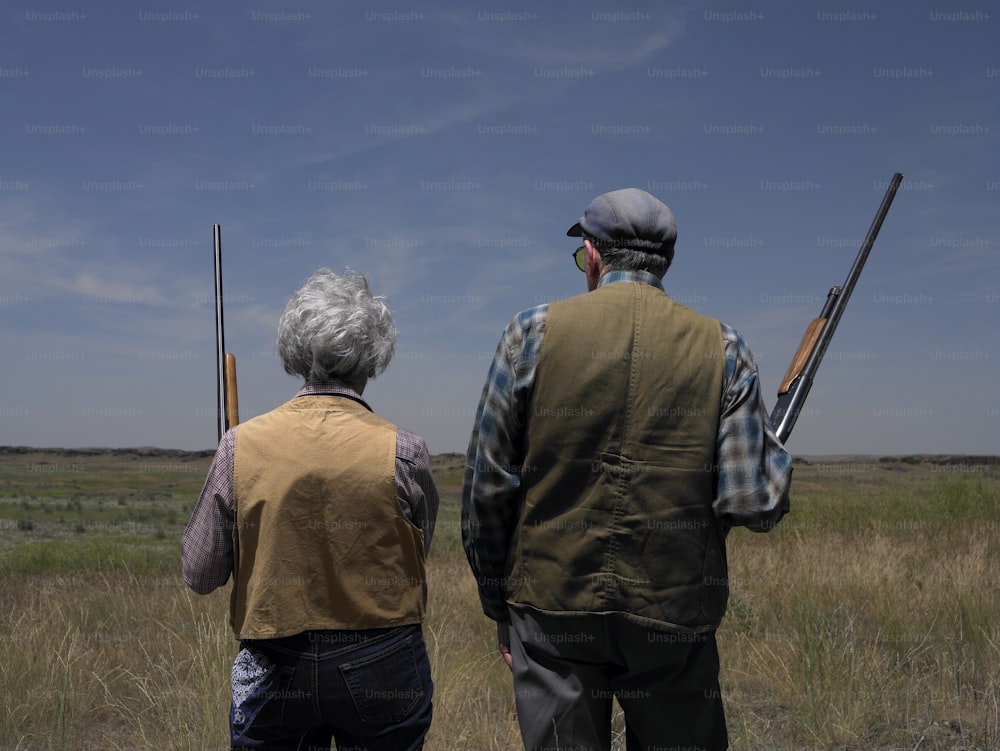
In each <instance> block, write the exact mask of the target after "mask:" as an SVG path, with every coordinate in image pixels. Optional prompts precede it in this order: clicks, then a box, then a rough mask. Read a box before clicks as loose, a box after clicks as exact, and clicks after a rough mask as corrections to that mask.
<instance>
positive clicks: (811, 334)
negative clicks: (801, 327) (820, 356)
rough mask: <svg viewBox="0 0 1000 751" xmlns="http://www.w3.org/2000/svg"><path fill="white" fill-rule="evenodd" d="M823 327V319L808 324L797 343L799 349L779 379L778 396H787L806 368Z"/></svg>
mask: <svg viewBox="0 0 1000 751" xmlns="http://www.w3.org/2000/svg"><path fill="white" fill-rule="evenodd" d="M824 326H826V319H825V318H814V319H813V320H812V321H810V322H809V326H808V327H807V328H806V333H805V334H803V335H802V341H801V342H800V343H799V349H798V351H796V353H795V356H794V357H793V358H792V362H791V364H790V365H789V366H788V371H787V372H786V373H785V377H784V378H782V379H781V385H780V386H778V394H779V395H781V394H787V393H788V392H789V390H791V388H792V382H793V381H794V380H795V379H796V378H798V377H799V375H800V374H801V373H802V371H803V369H804V368H805V367H806V363H807V362H809V355H811V354H812V351H813V349H815V348H816V342H818V341H819V335H820V334H822V333H823V327H824Z"/></svg>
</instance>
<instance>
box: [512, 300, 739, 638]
mask: <svg viewBox="0 0 1000 751" xmlns="http://www.w3.org/2000/svg"><path fill="white" fill-rule="evenodd" d="M724 375H725V356H724V349H723V342H722V333H721V328H720V325H719V322H718V321H716V320H714V319H711V318H707V317H705V316H702V315H700V314H698V313H695V312H694V311H692V310H689V309H688V308H686V307H684V306H682V305H679V304H677V303H674V302H673V301H671V300H670V299H669V298H668V297H667V295H666V294H664V292H663V291H662V290H660V289H657V288H655V287H652V286H649V285H647V284H637V283H628V282H616V283H611V284H607V285H605V286H602V287H598V288H597V289H596V290H594V291H593V292H590V293H587V294H584V295H580V296H577V297H573V298H570V299H568V300H563V301H560V302H556V303H552V304H551V305H550V307H549V313H548V319H547V323H546V329H545V335H544V338H543V340H542V346H541V350H540V352H539V359H538V366H537V373H536V381H535V387H534V392H533V395H532V398H531V405H530V408H529V412H528V425H527V446H526V458H525V467H524V472H523V473H522V482H523V489H524V493H525V500H524V509H523V513H522V516H521V520H520V524H519V527H518V532H517V535H516V538H515V541H514V543H513V549H512V554H511V555H510V556H509V558H508V566H509V570H508V576H509V581H510V587H509V591H508V593H509V601H510V602H512V603H513V604H515V605H529V606H532V607H535V608H538V609H541V610H545V611H550V612H557V613H558V612H586V613H593V612H596V613H604V612H623V613H627V614H629V615H630V618H631V619H632V620H635V621H636V622H639V623H643V624H645V625H647V626H650V627H652V628H661V629H667V630H681V631H705V630H710V629H712V628H714V627H715V626H717V625H718V623H719V621H720V620H721V619H722V616H723V614H724V612H725V608H726V600H727V597H728V587H727V573H726V571H727V569H726V554H725V546H724V536H723V535H722V534H721V532H720V529H719V528H718V526H717V524H716V522H715V518H714V516H713V514H712V507H711V506H712V501H713V500H714V497H715V477H716V474H715V468H714V466H713V465H714V461H715V445H716V435H717V431H718V424H719V410H720V401H721V394H722V383H723V378H724Z"/></svg>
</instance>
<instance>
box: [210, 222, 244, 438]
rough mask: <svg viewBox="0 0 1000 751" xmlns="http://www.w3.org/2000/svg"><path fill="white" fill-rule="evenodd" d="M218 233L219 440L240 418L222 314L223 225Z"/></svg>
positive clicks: (231, 360)
mask: <svg viewBox="0 0 1000 751" xmlns="http://www.w3.org/2000/svg"><path fill="white" fill-rule="evenodd" d="M214 236H215V363H216V381H215V387H216V388H215V401H216V415H217V416H218V425H219V441H220V442H221V441H222V436H223V434H224V433H225V432H226V431H227V430H229V429H230V428H233V427H235V426H236V425H238V424H239V422H240V412H239V400H238V399H237V396H236V357H235V356H234V355H233V354H232V353H231V352H226V335H225V322H224V321H223V316H222V227H221V225H218V224H216V225H215V226H214Z"/></svg>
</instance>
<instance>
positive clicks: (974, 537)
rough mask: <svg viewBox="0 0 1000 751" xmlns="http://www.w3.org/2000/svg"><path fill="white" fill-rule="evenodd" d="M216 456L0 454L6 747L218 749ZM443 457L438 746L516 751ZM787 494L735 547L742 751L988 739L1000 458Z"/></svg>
mask: <svg viewBox="0 0 1000 751" xmlns="http://www.w3.org/2000/svg"><path fill="white" fill-rule="evenodd" d="M210 460H211V457H210V455H207V454H204V453H202V454H198V455H188V454H182V453H180V452H174V453H170V454H162V455H161V454H157V453H156V452H154V451H152V450H149V451H119V452H93V453H86V454H77V453H72V452H41V451H38V450H33V449H0V603H2V604H3V607H2V609H0V748H3V749H5V750H6V749H18V750H20V749H24V750H25V751H26V750H27V749H43V750H49V749H77V748H87V749H95V750H97V751H101V750H103V749H107V750H109V751H110V750H111V749H121V748H159V749H178V750H180V749H199V750H200V749H207V748H218V749H221V748H226V747H228V744H227V734H226V729H227V716H228V706H229V685H228V677H229V670H230V666H231V661H232V659H233V656H234V655H235V653H236V649H237V647H236V642H235V641H234V639H233V638H232V634H231V632H230V631H229V627H228V587H226V588H223V589H222V590H219V591H217V592H214V593H212V594H211V595H209V596H207V597H199V596H197V595H195V594H193V593H191V592H190V591H189V590H187V588H186V587H185V586H184V585H183V582H182V581H181V579H180V562H179V556H180V544H179V541H180V536H181V533H182V531H183V529H184V525H185V523H186V522H187V518H188V516H189V514H190V511H191V508H192V506H193V504H194V501H195V499H196V498H197V496H198V493H199V491H200V489H201V485H202V482H203V480H204V475H205V472H206V471H207V469H208V465H209V462H210ZM434 462H435V473H436V477H437V479H438V485H439V489H440V492H441V498H442V503H441V511H440V514H439V521H440V523H439V527H438V530H437V532H436V535H435V540H434V547H433V550H432V553H431V557H430V560H429V563H428V576H429V591H430V602H429V617H428V621H427V624H426V631H425V633H426V635H427V640H428V645H429V648H430V651H431V661H432V666H433V669H434V679H435V686H436V697H435V720H434V726H433V728H432V735H431V737H430V738H429V739H428V745H427V748H428V749H429V750H431V751H433V750H435V749H448V750H449V751H454V750H456V749H468V750H470V751H471V750H475V751H478V750H479V749H483V750H487V749H509V748H518V747H519V739H518V734H517V726H516V721H515V718H514V709H513V696H512V691H511V686H510V677H509V674H508V673H507V671H506V668H505V667H504V666H503V665H502V664H501V662H500V660H499V658H498V655H497V652H496V649H495V644H494V640H495V635H494V632H493V627H492V623H490V622H489V621H487V620H486V618H485V617H484V616H482V614H481V612H480V609H479V603H478V599H477V597H476V593H475V587H474V585H473V581H472V577H471V574H469V572H468V568H467V565H466V562H465V557H464V554H463V552H462V549H461V535H460V524H459V496H460V488H461V478H462V466H463V459H462V457H461V456H459V455H447V456H443V457H442V456H439V457H435V460H434ZM793 488H794V492H793V498H792V513H791V514H790V515H789V516H788V517H787V518H786V519H785V520H784V521H783V522H782V523H781V524H780V525H779V526H778V527H777V528H776V529H775V530H774V531H772V532H771V533H769V534H767V535H757V534H753V533H750V532H747V531H745V530H735V531H733V532H732V533H731V534H730V537H729V551H730V553H729V560H730V589H731V597H730V608H729V614H728V616H727V618H726V620H725V622H724V623H723V626H722V629H721V630H720V635H719V642H720V651H721V657H722V683H723V691H724V697H725V700H726V705H727V713H728V718H729V725H730V741H731V747H732V748H733V749H741V750H751V749H753V750H756V749H760V750H764V749H767V750H769V751H770V750H772V749H788V750H789V751H792V750H793V749H795V750H798V749H803V748H808V749H823V750H828V751H842V750H846V749H859V750H862V749H864V750H868V749H886V750H888V749H904V748H905V749H920V750H921V751H928V750H930V749H938V750H940V751H956V750H957V749H968V750H969V751H972V750H973V749H976V750H980V751H981V750H983V749H993V748H1000V720H998V717H1000V715H998V712H997V706H998V705H1000V620H998V618H997V614H998V613H1000V586H998V585H1000V559H998V556H997V541H998V533H1000V503H998V500H1000V463H998V461H997V460H996V458H991V457H986V458H976V459H973V458H968V457H966V458H963V457H908V458H900V459H888V460H881V461H880V460H875V459H872V460H867V459H864V460H850V461H847V460H845V461H836V462H833V461H831V462H823V461H818V460H814V461H811V462H804V461H800V462H798V463H797V464H796V469H795V479H794V483H793ZM616 724H617V727H618V728H619V732H618V733H617V734H616V739H617V740H616V748H623V747H624V746H623V742H622V741H621V739H620V736H621V733H620V726H621V718H620V716H616Z"/></svg>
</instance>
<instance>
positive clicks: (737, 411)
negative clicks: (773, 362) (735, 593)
mask: <svg viewBox="0 0 1000 751" xmlns="http://www.w3.org/2000/svg"><path fill="white" fill-rule="evenodd" d="M722 338H723V342H724V345H725V354H726V375H725V386H724V389H723V395H722V412H721V416H720V419H719V433H718V438H717V441H716V466H717V467H718V484H717V490H716V498H715V502H714V503H713V510H714V512H715V516H716V518H717V519H718V520H719V522H720V523H721V524H722V525H723V526H724V527H726V528H728V527H747V528H749V529H752V530H753V531H755V532H766V531H767V530H769V529H772V528H773V527H774V525H776V524H777V523H778V522H779V521H780V520H781V518H782V517H783V516H784V515H785V514H786V513H787V512H788V489H789V486H790V484H791V480H792V458H791V456H790V455H789V454H788V452H787V451H786V450H785V447H784V446H783V445H782V444H781V442H780V441H779V440H778V438H777V436H776V435H775V434H774V428H773V427H772V426H771V421H770V420H769V419H768V416H767V412H766V410H765V408H764V400H763V397H762V396H761V393H760V380H759V378H758V376H757V365H756V363H755V362H754V358H753V354H752V353H751V352H750V348H749V347H748V346H747V344H746V342H745V341H744V340H743V337H742V336H741V335H740V333H739V332H738V331H736V330H735V329H734V328H732V327H731V326H729V325H727V324H725V323H723V324H722Z"/></svg>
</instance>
